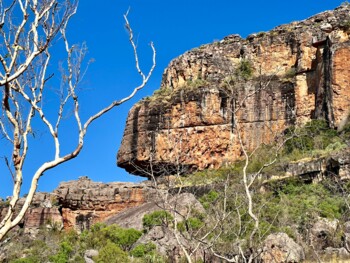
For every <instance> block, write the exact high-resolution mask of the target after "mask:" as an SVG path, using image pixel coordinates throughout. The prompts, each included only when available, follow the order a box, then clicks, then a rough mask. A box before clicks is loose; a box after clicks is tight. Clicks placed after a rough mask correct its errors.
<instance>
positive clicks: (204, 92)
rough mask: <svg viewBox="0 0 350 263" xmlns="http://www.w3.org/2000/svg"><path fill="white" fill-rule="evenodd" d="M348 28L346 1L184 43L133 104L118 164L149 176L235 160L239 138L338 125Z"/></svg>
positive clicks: (349, 74)
mask: <svg viewBox="0 0 350 263" xmlns="http://www.w3.org/2000/svg"><path fill="white" fill-rule="evenodd" d="M349 33H350V7H349V5H344V6H341V7H339V8H337V9H335V10H334V11H326V12H323V13H320V14H318V15H316V16H313V17H311V18H308V19H306V20H304V21H300V22H293V23H291V24H287V25H282V26H278V27H276V28H274V29H273V30H271V31H269V32H266V33H265V32H264V33H259V34H252V35H250V36H248V37H247V38H246V39H242V38H241V37H240V36H238V35H231V36H228V37H226V38H224V39H223V40H222V41H219V42H215V43H212V44H208V45H203V46H201V47H199V48H197V49H193V50H191V51H189V52H186V53H185V54H183V55H182V56H180V57H178V58H176V59H174V60H173V61H172V62H171V63H170V64H169V66H168V68H167V69H166V70H165V72H164V74H163V80H162V83H161V88H160V90H158V91H156V92H155V94H154V95H153V96H152V97H150V98H146V99H144V100H142V101H140V102H139V103H137V104H136V105H135V106H134V107H133V108H132V109H131V110H130V112H129V115H128V119H127V123H126V128H125V132H124V137H123V140H122V145H121V147H120V149H119V152H118V160H117V163H118V165H119V166H120V167H123V168H125V169H126V170H127V171H128V172H131V173H134V174H139V175H142V176H146V177H150V175H151V174H153V175H161V174H164V173H168V174H171V173H174V172H176V173H186V172H187V171H189V170H193V169H205V168H215V167H218V166H220V165H222V164H225V163H227V162H232V161H234V160H237V159H238V158H240V156H241V155H242V152H241V146H240V139H241V141H242V143H243V144H244V145H245V146H246V148H247V149H248V150H252V149H254V148H256V147H257V146H258V145H260V144H261V143H270V142H272V141H273V140H275V139H276V137H278V136H279V135H280V134H281V133H283V131H284V130H285V129H286V128H287V127H288V126H290V125H294V124H296V125H300V124H304V123H306V122H307V121H309V120H310V119H325V120H326V121H327V122H328V124H329V126H331V127H335V128H340V127H341V126H342V125H343V123H344V122H345V121H346V120H347V118H348V114H349V109H350V89H349V86H350V68H349V66H348V61H349V59H350V41H349ZM237 131H240V132H239V135H240V136H238V133H237Z"/></svg>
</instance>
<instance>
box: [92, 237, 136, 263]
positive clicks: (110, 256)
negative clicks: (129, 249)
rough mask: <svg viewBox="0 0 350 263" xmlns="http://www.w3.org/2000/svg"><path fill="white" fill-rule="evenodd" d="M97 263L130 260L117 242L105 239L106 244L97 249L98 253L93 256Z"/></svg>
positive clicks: (126, 261)
mask: <svg viewBox="0 0 350 263" xmlns="http://www.w3.org/2000/svg"><path fill="white" fill-rule="evenodd" d="M94 260H95V262H97V263H106V262H108V263H128V262H130V260H129V257H128V254H127V253H126V252H124V251H123V250H122V249H121V248H120V247H119V246H118V245H117V244H115V243H113V242H111V241H109V240H108V241H107V244H106V246H104V247H103V248H101V249H100V250H99V254H98V256H97V257H96V258H94Z"/></svg>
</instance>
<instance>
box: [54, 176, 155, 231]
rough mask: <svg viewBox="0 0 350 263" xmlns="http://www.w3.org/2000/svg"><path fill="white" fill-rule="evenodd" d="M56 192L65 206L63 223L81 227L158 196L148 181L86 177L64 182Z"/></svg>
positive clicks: (82, 228) (77, 228)
mask: <svg viewBox="0 0 350 263" xmlns="http://www.w3.org/2000/svg"><path fill="white" fill-rule="evenodd" d="M54 193H55V194H56V195H57V197H58V200H59V203H60V205H61V206H62V217H63V222H64V227H65V228H66V229H67V228H75V229H76V230H78V231H82V230H84V229H86V228H89V227H90V226H91V225H92V224H94V223H96V222H103V221H105V220H107V219H108V217H110V216H112V215H115V214H117V213H120V212H122V211H124V210H126V209H130V208H132V207H136V206H140V205H142V204H144V203H145V202H147V201H149V200H154V198H155V197H156V190H155V189H154V188H152V187H149V186H147V184H145V183H139V184H134V183H107V184H106V183H97V182H93V181H91V180H90V179H88V178H87V177H81V178H79V180H77V181H70V182H63V183H61V184H60V185H59V187H58V188H57V189H56V190H55V191H54Z"/></svg>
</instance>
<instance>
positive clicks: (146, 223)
mask: <svg viewBox="0 0 350 263" xmlns="http://www.w3.org/2000/svg"><path fill="white" fill-rule="evenodd" d="M173 219H174V218H173V216H172V215H171V214H169V212H167V211H164V210H158V211H154V212H152V213H150V214H146V215H145V216H144V217H143V218H142V223H143V228H144V229H145V231H148V230H150V229H151V228H152V227H154V226H162V225H166V226H167V225H169V223H170V222H172V221H173Z"/></svg>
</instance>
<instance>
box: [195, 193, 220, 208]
mask: <svg viewBox="0 0 350 263" xmlns="http://www.w3.org/2000/svg"><path fill="white" fill-rule="evenodd" d="M218 198H219V193H218V192H216V191H214V190H210V192H209V193H207V194H205V195H203V196H202V197H201V198H199V202H201V204H202V205H203V207H204V208H205V209H208V208H209V207H210V206H211V205H212V204H213V203H214V202H215V201H216V200H217V199H218Z"/></svg>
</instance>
